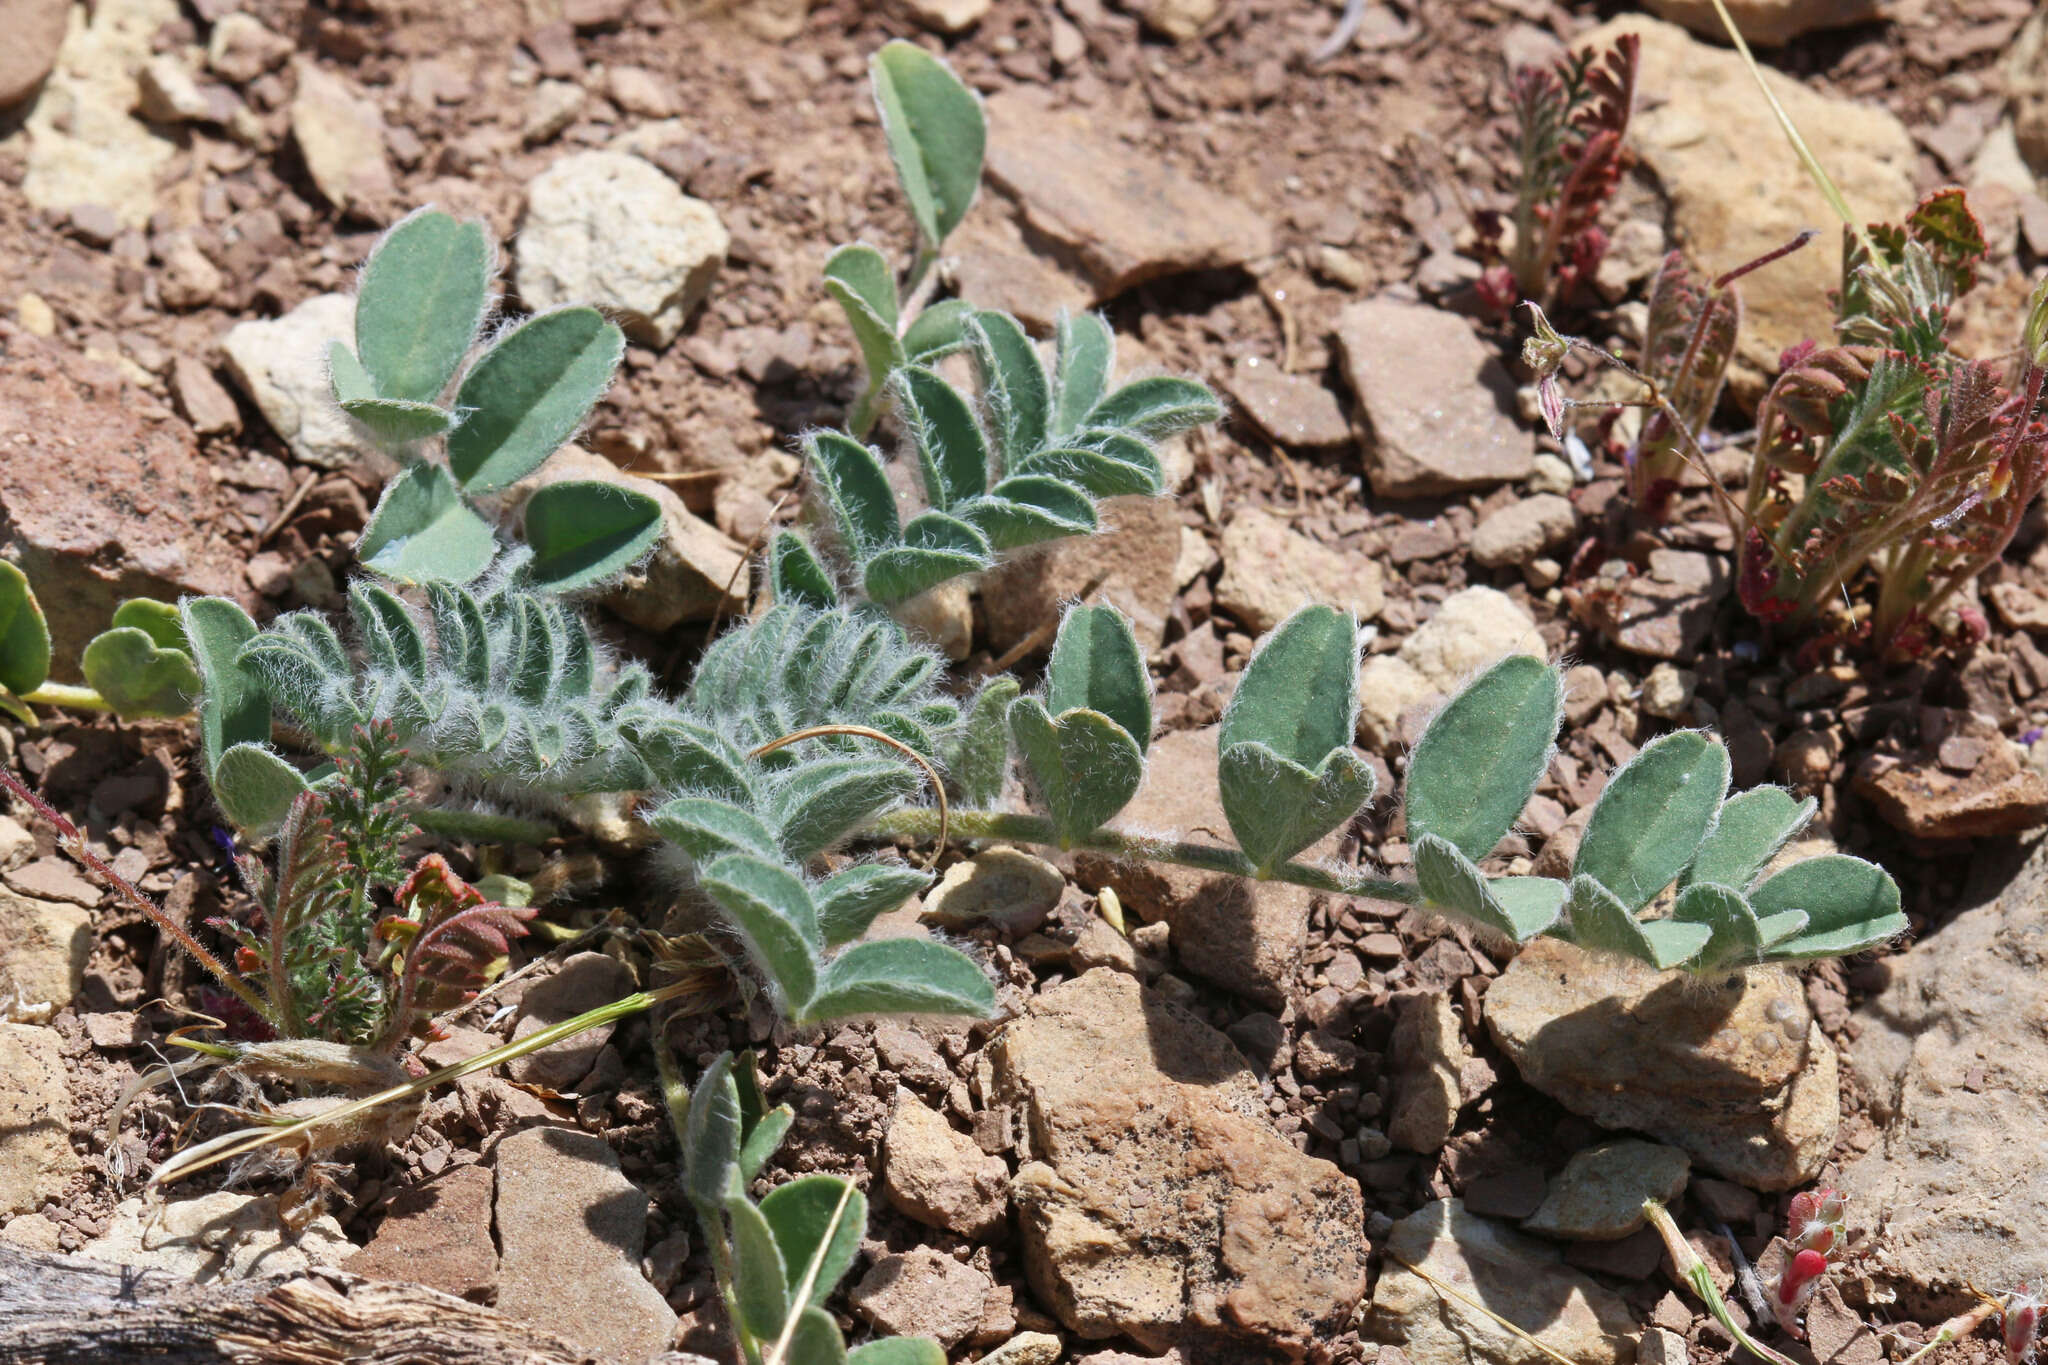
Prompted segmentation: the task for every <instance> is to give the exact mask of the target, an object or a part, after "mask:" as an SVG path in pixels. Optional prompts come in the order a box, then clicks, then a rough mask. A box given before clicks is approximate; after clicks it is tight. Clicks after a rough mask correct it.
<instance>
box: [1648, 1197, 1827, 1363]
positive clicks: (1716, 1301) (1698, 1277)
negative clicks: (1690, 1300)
mask: <svg viewBox="0 0 2048 1365" xmlns="http://www.w3.org/2000/svg"><path fill="white" fill-rule="evenodd" d="M1643 1216H1644V1217H1645V1218H1647V1219H1649V1220H1650V1225H1651V1226H1652V1227H1654V1228H1656V1229H1657V1235H1658V1236H1660V1237H1662V1238H1663V1239H1664V1249H1665V1250H1666V1251H1667V1252H1669V1253H1670V1254H1671V1263H1672V1265H1674V1266H1676V1267H1677V1268H1678V1273H1679V1274H1680V1275H1682V1276H1684V1277H1685V1282H1686V1283H1687V1284H1689V1285H1691V1286H1692V1292H1693V1293H1695V1294H1697V1295H1699V1298H1700V1302H1702V1303H1704V1304H1705V1305H1706V1306H1707V1311H1708V1312H1709V1313H1712V1314H1713V1315H1714V1321H1716V1322H1718V1323H1720V1324H1721V1330H1722V1331H1724V1332H1726V1333H1727V1334H1728V1335H1729V1336H1730V1337H1732V1338H1734V1340H1735V1343H1736V1344H1737V1345H1738V1346H1741V1347H1742V1348H1743V1349H1744V1350H1746V1351H1748V1352H1749V1353H1750V1354H1751V1355H1753V1356H1755V1357H1756V1358H1757V1359H1758V1360H1766V1361H1769V1362H1770V1365H1793V1362H1792V1360H1791V1359H1790V1358H1789V1357H1787V1356H1782V1355H1780V1354H1778V1353H1777V1352H1776V1351H1773V1350H1772V1349H1771V1348H1770V1347H1768V1346H1766V1345H1764V1344H1763V1343H1762V1342H1760V1341H1758V1340H1756V1339H1755V1338H1754V1337H1752V1336H1750V1334H1749V1333H1748V1332H1746V1331H1744V1330H1743V1328H1742V1324H1741V1323H1739V1322H1737V1321H1736V1320H1735V1315H1734V1314H1733V1313H1731V1312H1729V1311H1728V1304H1727V1301H1726V1300H1724V1299H1723V1298H1722V1297H1721V1291H1720V1290H1719V1289H1717V1288H1716V1287H1715V1286H1714V1276H1713V1272H1712V1271H1710V1270H1708V1269H1707V1263H1706V1262H1705V1261H1703V1260H1701V1259H1700V1254H1699V1253H1698V1252H1697V1251H1694V1250H1693V1249H1692V1243H1690V1242H1688V1241H1686V1240H1685V1237H1684V1235H1683V1234H1682V1233H1680V1232H1679V1230H1678V1224H1676V1223H1674V1222H1672V1221H1671V1215H1670V1214H1669V1213H1668V1212H1666V1211H1665V1208H1664V1206H1663V1205H1662V1204H1661V1203H1659V1202H1657V1201H1656V1200H1654V1199H1645V1200H1644V1201H1643Z"/></svg>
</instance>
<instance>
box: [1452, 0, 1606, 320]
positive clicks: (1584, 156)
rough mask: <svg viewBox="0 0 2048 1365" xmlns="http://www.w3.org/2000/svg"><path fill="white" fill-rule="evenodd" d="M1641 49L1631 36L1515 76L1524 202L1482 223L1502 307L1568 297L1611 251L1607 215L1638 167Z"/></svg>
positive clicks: (1487, 293) (1518, 195) (1485, 283)
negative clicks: (1629, 145) (1633, 139)
mask: <svg viewBox="0 0 2048 1365" xmlns="http://www.w3.org/2000/svg"><path fill="white" fill-rule="evenodd" d="M1640 47H1641V42H1640V40H1639V39H1638V38H1637V37H1636V36H1635V35H1634V34H1624V35H1622V36H1621V37H1619V38H1617V39H1615V42H1614V46H1613V47H1611V48H1609V49H1607V50H1606V51H1605V52H1595V51H1594V50H1593V49H1591V48H1588V49H1586V50H1585V51H1582V52H1576V53H1568V54H1566V55H1565V56H1564V57H1563V58H1561V59H1559V61H1558V62H1557V64H1556V65H1555V66H1554V67H1551V68H1548V69H1546V68H1543V67H1522V68H1520V69H1518V70H1517V71H1516V72H1515V73H1514V75H1513V77H1512V78H1511V81H1510V86H1509V93H1508V102H1509V112H1510V117H1511V118H1512V119H1513V123H1514V129H1513V133H1512V138H1513V145H1514V152H1515V156H1516V160H1517V171H1516V180H1515V206H1514V209H1513V211H1512V217H1511V218H1510V217H1507V216H1504V215H1502V214H1501V213H1500V212H1498V211H1497V210H1492V209H1488V210H1484V211H1482V212H1480V213H1478V214H1477V215H1475V221H1474V226H1475V227H1476V228H1477V229H1478V233H1479V245H1480V250H1481V253H1482V256H1483V258H1484V259H1486V260H1487V261H1488V262H1489V264H1488V267H1487V269H1486V271H1485V272H1484V273H1483V274H1482V275H1481V276H1480V280H1479V293H1480V296H1481V298H1482V299H1484V300H1485V301H1486V303H1487V304H1488V305H1489V306H1491V307H1492V308H1494V309H1495V310H1496V311H1498V312H1500V313H1502V314H1506V313H1507V312H1509V311H1510V310H1511V309H1512V308H1513V307H1514V306H1515V304H1516V302H1517V301H1518V300H1521V299H1533V300H1536V301H1538V302H1541V303H1546V304H1547V303H1550V302H1552V301H1554V300H1556V299H1560V298H1568V297H1569V296H1570V295H1571V293H1572V291H1573V290H1574V289H1576V288H1577V287H1578V285H1579V284H1580V283H1582V282H1583V281H1585V280H1587V279H1589V278H1590V277H1591V276H1592V274H1593V271H1594V270H1595V269H1596V268H1597V267H1598V266H1599V264H1600V258H1601V257H1602V256H1603V255H1605V254H1606V252H1607V234H1606V232H1605V231H1604V230H1602V228H1601V227H1600V223H1599V218H1600V210H1601V209H1602V208H1603V207H1605V205H1606V203H1607V201H1608V200H1609V199H1610V198H1612V197H1613V194H1614V189H1615V186H1616V185H1617V184H1618V183H1619V182H1620V180H1621V173H1622V171H1623V170H1625V169H1626V168H1627V164H1628V163H1627V160H1626V152H1625V150H1624V148H1623V147H1622V139H1623V137H1624V136H1625V135H1626V134H1627V132H1628V121H1629V115H1630V113H1631V112H1632V110H1633V107H1634V104H1635V87H1636V60H1637V54H1638V51H1639V49H1640ZM1510 226H1512V227H1513V229H1514V231H1513V237H1512V239H1511V240H1510V238H1509V233H1508V229H1509V227H1510Z"/></svg>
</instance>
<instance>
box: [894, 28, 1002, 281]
mask: <svg viewBox="0 0 2048 1365" xmlns="http://www.w3.org/2000/svg"><path fill="white" fill-rule="evenodd" d="M868 75H869V77H870V78H871V79H872V81H873V82H874V93H875V107H876V109H877V110H879V111H880V112H881V115H882V131H883V133H884V134H885V135H886V136H887V138H888V142H889V158H890V160H892V161H893V162H895V163H896V179H897V180H898V181H899V182H900V183H901V184H902V186H903V197H904V198H905V199H907V200H909V201H910V216H911V217H912V218H913V219H914V220H916V222H917V227H918V231H919V232H920V233H921V234H923V237H924V240H925V242H926V243H927V244H928V245H929V246H930V247H931V248H932V249H933V250H936V249H937V248H938V246H939V244H940V243H942V242H944V241H945V240H946V238H947V237H948V236H949V235H950V234H951V233H952V231H953V229H954V228H956V227H958V226H960V220H961V219H962V218H965V217H966V216H967V209H968V207H969V206H970V205H971V204H973V202H974V194H975V191H976V190H977V189H979V188H980V186H981V158H982V153H983V152H984V150H985V149H986V146H987V142H988V127H987V124H986V122H985V121H984V120H983V118H982V113H981V101H980V100H979V99H978V98H976V97H975V94H974V92H973V91H971V90H969V89H968V88H967V87H966V86H964V85H962V84H961V83H960V78H959V77H957V76H955V75H954V74H953V73H952V72H951V71H950V70H948V69H947V67H946V64H945V63H944V62H941V61H940V60H939V59H938V58H937V57H934V56H932V55H931V54H930V53H929V52H926V51H925V50H924V49H923V48H921V47H919V46H917V44H915V43H908V42H904V41H903V40H901V39H898V40H896V41H895V42H891V43H888V44H885V45H884V46H883V48H882V50H881V51H879V52H877V53H876V54H875V55H874V56H873V57H872V58H871V59H870V60H869V62H868Z"/></svg>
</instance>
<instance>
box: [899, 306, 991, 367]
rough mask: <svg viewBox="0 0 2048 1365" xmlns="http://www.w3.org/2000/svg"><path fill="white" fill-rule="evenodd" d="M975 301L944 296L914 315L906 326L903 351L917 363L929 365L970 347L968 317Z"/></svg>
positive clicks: (909, 359) (911, 360) (972, 313)
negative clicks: (968, 342) (968, 345)
mask: <svg viewBox="0 0 2048 1365" xmlns="http://www.w3.org/2000/svg"><path fill="white" fill-rule="evenodd" d="M973 316H974V305H973V304H971V303H969V302H967V300H965V299H941V300H940V301H939V302H937V303H935V304H933V305H932V306H931V307H929V308H927V309H925V310H924V311H923V312H922V313H919V314H918V315H917V316H916V317H915V318H912V319H911V322H910V325H909V326H908V327H906V328H904V329H903V352H904V356H905V358H906V359H907V360H908V361H909V362H910V363H911V364H913V365H929V364H931V363H932V362H933V361H934V360H941V359H943V358H945V357H946V356H949V355H952V354H954V353H955V352H956V351H963V350H966V349H967V321H968V319H969V318H971V317H973Z"/></svg>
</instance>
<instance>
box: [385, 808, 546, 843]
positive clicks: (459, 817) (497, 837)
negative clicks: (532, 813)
mask: <svg viewBox="0 0 2048 1365" xmlns="http://www.w3.org/2000/svg"><path fill="white" fill-rule="evenodd" d="M405 814H406V818H407V819H409V820H411V821H412V822H413V823H414V824H415V825H418V826H419V827H420V828H421V829H422V830H424V831H426V832H427V833H428V834H441V835H446V836H447V837H448V838H451V839H469V840H472V841H474V842H476V843H480V844H544V843H546V842H547V841H548V840H550V839H553V838H555V837H557V836H558V835H560V834H561V832H562V831H561V830H560V829H559V828H557V827H556V826H554V825H552V824H550V823H549V822H547V821H545V820H524V819H521V818H520V817H519V816H516V815H493V814H491V813H489V812H488V811H477V810H446V809H443V808H441V807H438V806H414V807H412V808H411V809H410V810H408V811H406V813H405Z"/></svg>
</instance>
